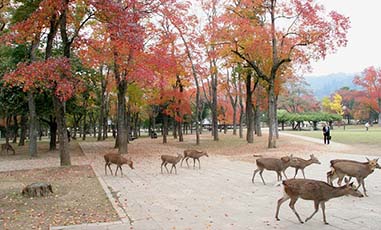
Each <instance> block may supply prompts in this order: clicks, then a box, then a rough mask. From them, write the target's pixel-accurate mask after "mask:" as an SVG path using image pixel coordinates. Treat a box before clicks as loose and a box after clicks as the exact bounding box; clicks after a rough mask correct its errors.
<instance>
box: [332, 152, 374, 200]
mask: <svg viewBox="0 0 381 230" xmlns="http://www.w3.org/2000/svg"><path fill="white" fill-rule="evenodd" d="M367 160H368V162H367V163H365V162H352V161H336V162H333V163H334V164H332V165H331V171H330V172H328V173H327V175H328V179H327V180H328V181H329V182H330V183H331V184H332V181H333V180H334V179H336V178H339V180H338V182H337V183H338V185H339V186H340V185H341V182H342V180H343V178H344V177H345V176H349V177H355V178H356V180H357V183H358V186H357V188H359V187H360V186H361V185H362V188H363V191H364V195H365V196H368V194H367V193H366V188H365V182H364V181H365V178H366V177H367V176H368V175H370V174H371V173H373V172H374V170H375V169H376V168H380V166H379V164H378V163H377V161H378V158H376V159H373V160H369V159H368V158H367Z"/></svg>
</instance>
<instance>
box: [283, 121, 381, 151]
mask: <svg viewBox="0 0 381 230" xmlns="http://www.w3.org/2000/svg"><path fill="white" fill-rule="evenodd" d="M284 132H287V133H291V134H295V135H301V136H306V137H314V138H323V133H322V131H321V127H320V130H317V131H291V130H285V131H284ZM331 136H332V141H334V142H339V143H343V144H369V145H380V146H381V127H378V126H377V125H374V126H373V127H369V130H368V131H366V130H365V127H364V126H363V125H362V126H359V125H358V126H354V125H351V126H348V125H347V126H346V127H345V130H344V128H343V126H341V127H333V129H332V130H331Z"/></svg>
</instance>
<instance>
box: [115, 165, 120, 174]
mask: <svg viewBox="0 0 381 230" xmlns="http://www.w3.org/2000/svg"><path fill="white" fill-rule="evenodd" d="M118 169H119V165H116V170H115V176H116V174H117V173H118Z"/></svg>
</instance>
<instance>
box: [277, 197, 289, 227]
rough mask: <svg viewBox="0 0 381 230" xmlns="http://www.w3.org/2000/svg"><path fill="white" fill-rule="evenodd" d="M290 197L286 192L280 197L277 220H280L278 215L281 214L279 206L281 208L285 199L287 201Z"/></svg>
mask: <svg viewBox="0 0 381 230" xmlns="http://www.w3.org/2000/svg"><path fill="white" fill-rule="evenodd" d="M288 199H290V197H289V196H288V195H287V194H286V193H284V195H283V197H282V198H280V199H279V200H278V205H277V206H276V213H275V219H276V220H278V221H279V217H278V215H279V208H280V206H281V205H282V204H283V203H284V202H285V201H287V200H288Z"/></svg>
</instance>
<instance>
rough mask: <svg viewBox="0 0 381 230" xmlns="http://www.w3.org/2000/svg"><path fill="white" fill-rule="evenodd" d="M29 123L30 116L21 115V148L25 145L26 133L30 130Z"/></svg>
mask: <svg viewBox="0 0 381 230" xmlns="http://www.w3.org/2000/svg"><path fill="white" fill-rule="evenodd" d="M27 122H28V116H27V115H26V114H23V115H21V133H20V141H19V146H24V145H25V139H26V131H27V129H28V124H27Z"/></svg>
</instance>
